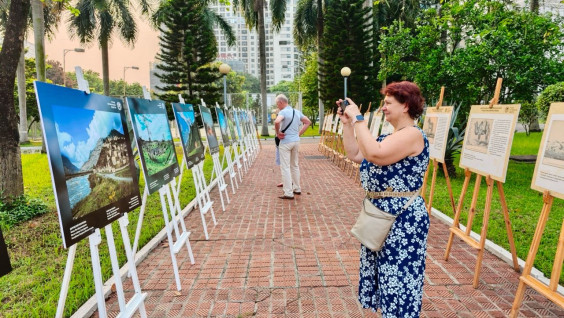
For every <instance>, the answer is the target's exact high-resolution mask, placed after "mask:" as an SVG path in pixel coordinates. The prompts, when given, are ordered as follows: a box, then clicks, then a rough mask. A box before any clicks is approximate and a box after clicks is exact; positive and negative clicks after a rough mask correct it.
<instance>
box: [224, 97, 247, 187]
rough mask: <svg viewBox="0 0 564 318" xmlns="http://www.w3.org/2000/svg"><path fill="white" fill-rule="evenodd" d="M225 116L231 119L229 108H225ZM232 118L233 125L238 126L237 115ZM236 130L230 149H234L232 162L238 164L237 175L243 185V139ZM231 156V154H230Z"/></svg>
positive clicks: (235, 128)
mask: <svg viewBox="0 0 564 318" xmlns="http://www.w3.org/2000/svg"><path fill="white" fill-rule="evenodd" d="M225 116H227V117H229V109H228V108H227V106H225ZM232 116H233V120H232V124H233V125H235V126H236V123H235V116H236V115H235V114H232ZM234 130H235V136H232V137H233V138H231V139H232V142H231V145H232V146H233V147H230V148H232V149H233V158H234V160H232V162H234V163H235V164H237V175H238V176H239V182H240V183H242V182H243V180H242V178H241V175H242V174H243V173H242V171H241V168H242V167H243V166H242V164H241V157H240V155H239V143H240V140H241V138H238V137H237V136H238V135H237V134H238V132H237V127H234ZM239 137H240V136H239ZM229 155H231V153H229ZM232 168H233V170H234V168H235V165H233V166H232ZM237 188H239V186H237Z"/></svg>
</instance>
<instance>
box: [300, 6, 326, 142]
mask: <svg viewBox="0 0 564 318" xmlns="http://www.w3.org/2000/svg"><path fill="white" fill-rule="evenodd" d="M328 3H329V0H300V1H299V2H298V7H297V9H296V14H295V15H294V41H295V42H296V44H297V45H298V47H300V49H302V50H304V49H307V48H308V47H310V46H311V45H314V44H316V46H317V52H321V50H322V48H323V25H324V21H323V19H324V15H325V9H326V8H327V5H328ZM322 63H323V60H322V59H321V55H320V54H317V65H321V64H322ZM320 76H321V75H320V74H319V73H317V92H318V95H317V96H318V105H319V132H320V133H321V129H322V128H323V120H324V117H325V107H324V106H323V101H322V100H321V87H320V85H321V79H320Z"/></svg>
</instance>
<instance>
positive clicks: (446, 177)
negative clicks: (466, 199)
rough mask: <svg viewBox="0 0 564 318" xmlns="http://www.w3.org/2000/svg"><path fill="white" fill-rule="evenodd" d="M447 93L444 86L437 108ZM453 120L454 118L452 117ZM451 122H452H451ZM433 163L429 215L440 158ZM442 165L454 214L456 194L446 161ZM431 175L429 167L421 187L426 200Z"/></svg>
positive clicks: (434, 159)
mask: <svg viewBox="0 0 564 318" xmlns="http://www.w3.org/2000/svg"><path fill="white" fill-rule="evenodd" d="M444 95H445V87H444V86H442V87H441V95H440V96H439V101H438V102H437V105H436V106H435V107H436V109H439V108H440V107H441V106H442V105H443V97H444ZM451 121H452V118H451ZM449 124H450V123H449ZM448 129H450V128H447V132H446V134H447V136H448ZM431 162H432V165H433V177H432V178H431V191H430V192H429V202H428V203H427V212H428V213H429V215H431V208H432V207H433V194H434V193H435V181H436V179H437V170H439V165H438V162H439V161H438V160H437V159H436V158H433V159H432V160H431ZM442 166H443V173H444V174H445V180H446V184H447V189H448V195H449V197H450V205H451V206H452V210H453V212H454V214H456V207H455V204H454V195H453V194H452V186H451V185H450V177H449V175H448V170H447V168H446V163H445V162H444V160H443V162H442ZM428 176H429V169H427V171H425V178H423V189H421V194H422V197H423V200H425V191H426V188H427V177H428Z"/></svg>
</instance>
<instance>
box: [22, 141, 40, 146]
mask: <svg viewBox="0 0 564 318" xmlns="http://www.w3.org/2000/svg"><path fill="white" fill-rule="evenodd" d="M42 144H43V142H42V141H41V140H38V141H34V140H30V141H26V142H23V143H21V144H20V147H41V145H42Z"/></svg>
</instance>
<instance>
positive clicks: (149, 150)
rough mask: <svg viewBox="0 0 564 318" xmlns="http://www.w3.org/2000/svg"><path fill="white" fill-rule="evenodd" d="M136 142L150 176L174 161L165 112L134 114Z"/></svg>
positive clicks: (174, 154)
mask: <svg viewBox="0 0 564 318" xmlns="http://www.w3.org/2000/svg"><path fill="white" fill-rule="evenodd" d="M134 116H135V125H136V126H137V132H138V134H137V143H138V147H139V148H140V149H141V153H142V154H143V160H144V162H145V166H146V168H147V173H148V174H149V176H152V175H154V174H156V173H158V172H160V171H162V170H164V169H166V168H167V167H169V166H171V165H173V164H175V163H176V153H175V152H174V143H173V141H172V136H171V134H170V128H169V126H168V119H167V118H166V114H135V115H134Z"/></svg>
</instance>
